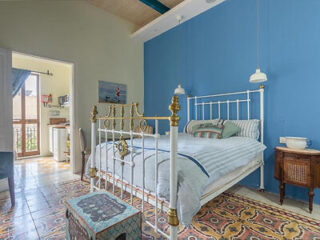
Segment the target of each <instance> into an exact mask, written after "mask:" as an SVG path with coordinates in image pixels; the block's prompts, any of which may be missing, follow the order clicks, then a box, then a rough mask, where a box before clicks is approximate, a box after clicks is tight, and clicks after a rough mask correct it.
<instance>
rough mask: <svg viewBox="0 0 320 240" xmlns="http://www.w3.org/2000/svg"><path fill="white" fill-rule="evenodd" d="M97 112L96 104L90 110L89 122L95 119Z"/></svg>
mask: <svg viewBox="0 0 320 240" xmlns="http://www.w3.org/2000/svg"><path fill="white" fill-rule="evenodd" d="M97 114H98V110H97V106H96V105H94V106H93V108H92V112H91V122H93V123H94V122H96V121H97Z"/></svg>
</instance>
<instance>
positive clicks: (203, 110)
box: [187, 85, 264, 143]
mask: <svg viewBox="0 0 320 240" xmlns="http://www.w3.org/2000/svg"><path fill="white" fill-rule="evenodd" d="M254 94H255V95H256V94H259V95H260V97H259V101H260V104H254V105H253V104H252V99H253V97H254ZM192 104H193V105H192ZM251 104H252V106H251ZM243 105H246V107H241V106H243ZM259 105H260V106H259ZM191 106H193V108H194V109H193V110H194V111H191ZM231 106H232V107H233V108H231ZM234 106H235V108H234ZM251 107H260V114H259V117H258V118H256V119H259V120H260V136H261V137H260V142H261V143H263V133H264V131H263V129H264V86H263V85H260V88H259V89H258V90H246V91H241V92H233V93H221V94H214V95H206V96H193V97H191V96H188V97H187V119H188V122H189V121H190V120H205V119H214V118H219V119H220V118H224V119H227V120H232V119H235V120H240V119H241V117H242V119H246V120H249V119H250V118H251ZM233 109H235V114H233V112H232V110H233ZM214 110H215V112H216V113H217V115H215V114H214ZM223 110H226V112H223ZM208 111H209V112H208ZM243 111H244V112H245V113H244V112H243ZM222 112H223V113H225V114H224V115H223V116H222ZM243 116H245V118H243Z"/></svg>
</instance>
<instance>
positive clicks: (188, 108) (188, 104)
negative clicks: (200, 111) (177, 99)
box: [187, 94, 190, 122]
mask: <svg viewBox="0 0 320 240" xmlns="http://www.w3.org/2000/svg"><path fill="white" fill-rule="evenodd" d="M187 119H188V122H189V121H190V95H189V94H188V95H187Z"/></svg>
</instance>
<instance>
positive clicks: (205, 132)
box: [193, 128, 221, 138]
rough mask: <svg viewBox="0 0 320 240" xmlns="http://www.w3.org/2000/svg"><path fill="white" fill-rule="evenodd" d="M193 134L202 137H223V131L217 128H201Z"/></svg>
mask: <svg viewBox="0 0 320 240" xmlns="http://www.w3.org/2000/svg"><path fill="white" fill-rule="evenodd" d="M193 136H194V137H201V138H221V131H220V132H218V131H215V128H200V129H198V130H196V131H195V132H194V133H193Z"/></svg>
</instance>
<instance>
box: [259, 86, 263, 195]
mask: <svg viewBox="0 0 320 240" xmlns="http://www.w3.org/2000/svg"><path fill="white" fill-rule="evenodd" d="M259 91H260V132H261V139H260V142H261V143H262V144H263V142H264V85H262V84H261V85H260V89H259ZM260 191H264V155H263V152H262V156H261V166H260Z"/></svg>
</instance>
